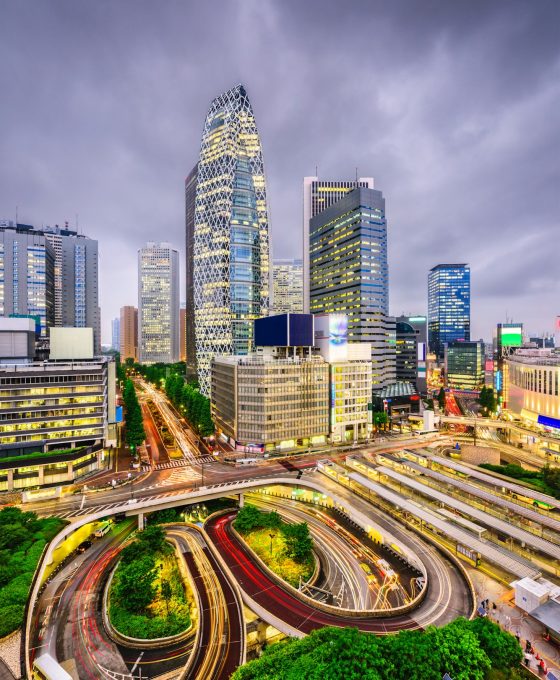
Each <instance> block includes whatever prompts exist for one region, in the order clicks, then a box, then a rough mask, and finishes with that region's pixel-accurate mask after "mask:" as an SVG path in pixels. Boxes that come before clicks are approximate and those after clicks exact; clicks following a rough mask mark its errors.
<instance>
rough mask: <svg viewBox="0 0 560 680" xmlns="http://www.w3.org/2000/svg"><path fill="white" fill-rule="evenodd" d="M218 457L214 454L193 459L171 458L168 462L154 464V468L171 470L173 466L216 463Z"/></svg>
mask: <svg viewBox="0 0 560 680" xmlns="http://www.w3.org/2000/svg"><path fill="white" fill-rule="evenodd" d="M215 462H216V459H215V458H213V457H212V456H201V457H200V458H195V459H193V460H188V459H186V458H181V459H178V460H170V461H169V462H167V463H158V464H157V465H155V466H154V470H170V469H172V468H182V467H187V466H191V465H200V464H204V463H215Z"/></svg>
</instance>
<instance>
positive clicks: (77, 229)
mask: <svg viewBox="0 0 560 680" xmlns="http://www.w3.org/2000/svg"><path fill="white" fill-rule="evenodd" d="M78 224H79V222H78V213H76V231H77V232H78V233H80V230H79V229H78Z"/></svg>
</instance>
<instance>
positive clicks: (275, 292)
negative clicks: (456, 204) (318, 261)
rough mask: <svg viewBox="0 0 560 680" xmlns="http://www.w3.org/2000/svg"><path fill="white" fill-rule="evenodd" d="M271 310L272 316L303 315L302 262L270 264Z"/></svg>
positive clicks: (292, 261) (275, 261) (281, 261)
mask: <svg viewBox="0 0 560 680" xmlns="http://www.w3.org/2000/svg"><path fill="white" fill-rule="evenodd" d="M272 309H273V313H274V314H288V313H291V314H302V313H303V261H302V260H274V262H273V263H272Z"/></svg>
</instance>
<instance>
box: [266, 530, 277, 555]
mask: <svg viewBox="0 0 560 680" xmlns="http://www.w3.org/2000/svg"><path fill="white" fill-rule="evenodd" d="M268 535H269V536H270V554H271V555H272V541H273V540H274V539H275V538H276V534H274V533H270V534H268Z"/></svg>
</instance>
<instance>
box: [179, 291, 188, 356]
mask: <svg viewBox="0 0 560 680" xmlns="http://www.w3.org/2000/svg"><path fill="white" fill-rule="evenodd" d="M186 358H187V310H186V309H185V306H184V305H183V304H182V305H181V308H180V309H179V361H185V359H186Z"/></svg>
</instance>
